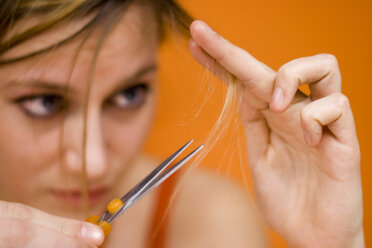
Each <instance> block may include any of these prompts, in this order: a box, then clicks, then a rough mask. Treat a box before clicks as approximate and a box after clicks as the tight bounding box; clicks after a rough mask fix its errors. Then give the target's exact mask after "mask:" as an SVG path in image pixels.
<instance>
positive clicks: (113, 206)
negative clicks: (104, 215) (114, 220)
mask: <svg viewBox="0 0 372 248" xmlns="http://www.w3.org/2000/svg"><path fill="white" fill-rule="evenodd" d="M123 205H124V203H123V202H122V200H120V199H113V200H112V201H110V202H109V203H108V204H107V207H106V208H107V211H108V212H109V213H110V214H113V213H115V212H116V211H118V210H119V209H120V208H121V207H122V206H123ZM99 219H100V217H99V216H98V215H92V216H90V217H89V218H88V219H86V221H87V222H90V223H93V224H95V225H97V226H99V227H101V228H102V230H103V233H104V234H105V237H107V235H109V233H110V232H111V224H110V223H108V222H107V221H104V220H102V221H100V222H98V221H99Z"/></svg>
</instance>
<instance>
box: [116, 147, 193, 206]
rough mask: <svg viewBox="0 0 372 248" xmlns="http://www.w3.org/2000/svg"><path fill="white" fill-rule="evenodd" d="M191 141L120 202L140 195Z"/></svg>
mask: <svg viewBox="0 0 372 248" xmlns="http://www.w3.org/2000/svg"><path fill="white" fill-rule="evenodd" d="M192 142H193V140H190V141H189V142H187V143H186V144H185V145H184V146H182V147H181V148H180V149H178V150H177V151H176V152H175V153H173V154H172V155H171V156H169V157H168V158H167V159H166V160H164V162H163V163H161V164H160V165H159V166H158V167H156V168H155V169H154V170H153V171H152V172H151V173H150V174H149V175H148V176H146V177H145V178H144V179H142V181H140V182H139V183H138V184H137V185H136V186H134V187H133V188H132V189H131V190H130V191H129V192H128V193H126V194H125V195H124V196H123V197H122V198H121V201H122V202H126V201H128V199H129V198H131V197H134V196H135V195H137V194H140V193H141V192H142V191H143V190H144V189H146V187H147V186H148V185H149V184H151V182H152V181H153V180H155V179H156V178H157V176H158V175H159V174H160V173H162V172H163V171H164V169H166V168H167V166H168V165H169V164H171V163H172V162H173V160H174V159H175V158H177V157H178V155H180V154H181V153H182V152H183V151H184V150H185V149H186V148H187V147H188V146H189V145H190V144H191V143H192Z"/></svg>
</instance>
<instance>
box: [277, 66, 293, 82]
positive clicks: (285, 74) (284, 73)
mask: <svg viewBox="0 0 372 248" xmlns="http://www.w3.org/2000/svg"><path fill="white" fill-rule="evenodd" d="M292 75H293V73H292V71H291V69H290V68H289V66H288V65H287V64H285V65H282V66H281V67H280V68H279V70H278V78H282V79H287V78H290V77H291V76H292Z"/></svg>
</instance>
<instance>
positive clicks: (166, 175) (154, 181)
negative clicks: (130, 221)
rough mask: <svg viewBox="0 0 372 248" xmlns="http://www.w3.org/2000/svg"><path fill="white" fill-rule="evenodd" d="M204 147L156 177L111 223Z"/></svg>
mask: <svg viewBox="0 0 372 248" xmlns="http://www.w3.org/2000/svg"><path fill="white" fill-rule="evenodd" d="M203 147H204V145H201V146H199V147H198V148H196V149H195V150H194V151H192V152H191V153H190V154H189V155H187V156H186V157H184V158H183V159H182V160H181V161H179V162H178V163H176V164H175V165H173V166H172V167H170V168H169V169H167V170H166V171H165V172H164V173H163V174H161V175H160V176H158V177H156V178H155V180H153V181H152V182H151V184H149V185H148V186H147V187H146V188H145V189H144V190H143V191H142V192H141V193H140V194H137V195H136V196H135V197H132V198H131V199H130V200H129V201H128V202H127V204H125V205H124V206H123V207H122V209H120V210H118V211H117V212H116V213H115V214H114V215H113V216H112V218H110V219H109V221H110V222H111V221H113V220H114V219H115V218H116V217H119V216H120V215H122V214H123V213H124V212H125V211H126V210H128V209H129V208H130V207H131V206H132V205H133V204H134V203H136V202H137V201H138V200H140V199H141V198H142V197H144V196H145V195H146V194H147V193H149V192H150V191H151V190H153V189H154V188H156V187H157V186H158V185H160V184H161V183H162V182H164V181H165V180H166V179H167V178H168V177H170V176H171V175H172V174H173V173H175V172H176V171H177V170H178V169H180V168H181V167H182V166H183V165H184V164H186V163H187V162H188V161H189V160H190V159H191V158H192V157H193V156H194V155H195V154H196V153H197V152H199V151H200V150H201V149H202V148H203Z"/></svg>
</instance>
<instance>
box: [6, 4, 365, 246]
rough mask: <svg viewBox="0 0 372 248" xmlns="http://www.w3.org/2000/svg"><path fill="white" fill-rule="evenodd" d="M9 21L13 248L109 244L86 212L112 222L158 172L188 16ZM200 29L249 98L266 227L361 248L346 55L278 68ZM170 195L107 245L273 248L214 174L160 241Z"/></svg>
mask: <svg viewBox="0 0 372 248" xmlns="http://www.w3.org/2000/svg"><path fill="white" fill-rule="evenodd" d="M0 18H1V21H0V23H1V24H0V25H1V26H0V27H1V29H0V39H1V45H0V52H1V56H0V59H1V64H2V65H1V67H0V78H1V85H0V87H1V91H0V103H1V107H0V115H1V120H2V121H1V123H0V170H1V173H0V199H1V200H2V201H1V202H0V247H39V248H40V247H98V246H100V245H101V244H102V243H103V241H104V237H103V233H102V230H101V229H100V228H99V227H97V226H95V225H93V224H89V223H87V222H84V221H82V220H83V219H85V217H86V214H87V212H86V211H85V209H84V206H85V204H84V202H85V200H86V201H87V202H88V203H89V205H90V206H91V208H90V209H89V213H88V214H96V213H100V212H102V209H103V208H104V207H105V204H106V203H107V202H108V201H109V200H111V199H112V198H114V197H117V196H118V195H121V194H122V193H123V192H125V191H126V190H128V189H130V188H131V186H133V185H134V184H135V183H136V182H138V181H139V179H140V178H141V177H143V175H145V174H146V173H147V172H148V171H149V170H151V168H152V166H153V165H154V164H156V161H152V160H151V159H149V158H147V157H145V156H144V155H142V154H141V147H142V144H143V142H144V140H145V139H146V134H147V132H148V130H149V127H150V126H151V122H152V119H153V115H154V107H155V105H156V93H157V82H156V78H157V77H156V72H157V48H158V45H159V43H160V42H161V40H162V38H163V35H164V26H165V24H167V22H169V23H177V24H178V25H180V26H182V27H188V26H189V22H190V21H189V20H190V19H189V18H188V16H187V14H186V13H185V12H184V11H183V10H182V9H181V8H180V7H179V6H178V5H177V4H176V3H174V2H173V1H171V0H157V1H155V0H132V1H129V0H121V1H119V0H79V1H76V0H71V1H66V0H64V1H62V0H61V1H58V0H54V1H51V0H50V1H46V0H27V1H26V0H25V1H13V0H9V1H5V2H4V4H3V6H2V9H1V13H0ZM190 31H191V36H192V38H191V39H190V42H189V48H190V51H191V53H192V55H193V56H194V57H195V59H196V60H197V61H198V62H199V63H201V64H202V65H204V66H205V67H206V68H207V69H209V70H211V71H212V72H214V73H215V74H216V75H217V76H219V77H221V79H226V78H233V80H231V81H229V82H226V83H227V84H228V85H232V84H235V85H236V86H237V89H238V93H239V94H241V96H242V101H241V103H240V107H241V116H242V119H243V121H244V124H245V126H246V130H247V136H248V137H249V139H247V146H248V156H249V157H248V158H249V162H250V165H251V170H252V175H253V179H254V183H255V191H256V196H257V200H258V205H259V207H260V210H261V212H262V215H263V216H264V217H265V220H266V222H267V223H268V225H270V226H271V227H273V228H274V229H275V230H276V231H277V232H278V233H279V234H281V235H282V236H283V237H284V238H285V239H286V240H287V242H288V243H289V244H290V245H291V246H293V247H363V246H364V237H363V227H362V215H363V211H362V194H361V183H360V170H359V165H360V155H359V147H358V141H357V138H356V134H355V128H354V121H353V117H352V113H351V109H350V106H349V104H348V100H347V98H346V97H345V96H344V95H342V94H341V92H340V89H341V80H340V72H339V70H338V66H337V61H336V59H335V58H334V57H333V56H332V55H327V54H321V55H316V56H313V57H307V58H299V59H296V60H294V61H291V62H289V63H288V64H285V65H283V66H282V67H281V69H280V70H279V71H278V72H275V71H273V70H271V69H270V68H268V67H267V66H265V65H264V64H263V63H261V62H259V61H257V60H256V59H255V58H253V57H252V56H251V55H249V54H248V53H247V52H246V51H244V50H242V49H240V48H238V47H236V46H234V45H233V44H231V43H229V42H228V41H227V40H225V39H224V38H223V37H221V36H220V35H219V34H217V33H215V32H214V31H213V30H212V29H211V28H209V27H208V26H207V24H205V23H204V22H202V21H194V22H193V23H192V24H191V25H190ZM226 75H228V76H226ZM299 84H309V86H310V89H311V95H310V96H305V95H303V94H302V93H301V92H299V91H297V87H298V85H299ZM229 87H230V86H229ZM82 178H83V179H85V181H84V182H85V183H84V184H83V185H84V186H86V188H84V187H83V188H82V187H81V181H82ZM206 183H207V184H208V185H210V188H214V189H217V190H214V191H211V190H210V188H209V187H203V185H205V184H206ZM166 187H168V189H169V188H171V187H172V185H171V184H166V185H164V186H163V189H167V188H166ZM85 191H86V193H87V196H88V197H87V198H86V199H84V193H85ZM223 191H225V192H226V191H228V192H229V213H228V214H226V213H225V211H224V204H225V203H226V198H225V197H224V196H225V194H223ZM164 192H166V193H164ZM216 192H220V193H216ZM171 194H172V192H171V191H168V192H167V191H166V190H163V191H158V192H156V193H155V194H151V195H149V196H148V197H146V198H144V199H143V200H141V202H139V203H138V204H136V206H135V207H133V208H132V209H131V210H130V211H128V212H127V213H126V214H125V215H123V216H122V217H121V218H119V219H117V220H116V222H115V223H114V228H113V230H112V232H111V234H110V236H109V237H108V238H107V240H105V244H104V246H105V247H123V246H124V247H126V246H127V247H148V246H150V245H157V246H158V247H160V246H162V245H166V246H167V247H264V246H265V240H264V237H263V235H262V233H261V231H260V228H259V222H258V220H257V218H256V216H255V214H254V213H253V210H252V207H251V205H250V203H249V201H248V200H247V199H246V197H245V196H244V195H243V194H242V193H241V192H240V191H239V190H238V189H237V188H235V187H234V186H233V185H232V184H231V183H229V182H225V181H222V180H221V179H219V178H214V177H213V176H210V175H206V174H203V173H201V172H199V173H196V172H195V173H194V174H193V175H192V176H191V177H189V178H188V179H187V181H186V182H185V185H184V187H183V188H182V190H181V191H180V192H179V194H178V200H177V202H176V204H174V205H173V206H172V211H171V213H170V216H169V219H168V221H166V223H165V225H162V226H165V227H164V229H165V230H166V231H167V232H166V235H165V234H164V233H162V232H161V234H163V236H162V237H161V238H153V236H152V234H153V233H156V230H155V229H156V227H157V226H156V225H155V228H154V225H153V223H154V215H157V209H158V206H160V205H161V203H164V202H168V200H169V197H170V195H171ZM195 197H197V198H198V199H199V200H198V201H195V200H194V199H195ZM200 199H203V201H200ZM200 206H201V207H200ZM159 208H161V207H159ZM79 219H80V220H79ZM155 219H156V218H155ZM163 224H164V223H163Z"/></svg>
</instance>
